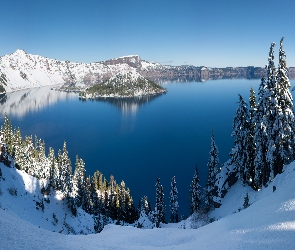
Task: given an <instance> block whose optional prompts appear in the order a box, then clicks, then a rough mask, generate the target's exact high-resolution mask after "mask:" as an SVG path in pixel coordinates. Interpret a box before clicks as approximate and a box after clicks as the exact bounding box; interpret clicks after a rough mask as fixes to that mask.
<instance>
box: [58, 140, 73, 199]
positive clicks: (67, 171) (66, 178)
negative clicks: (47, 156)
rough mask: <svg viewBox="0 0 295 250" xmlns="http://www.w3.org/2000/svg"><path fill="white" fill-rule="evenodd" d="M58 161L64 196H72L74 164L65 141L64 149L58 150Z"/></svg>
mask: <svg viewBox="0 0 295 250" xmlns="http://www.w3.org/2000/svg"><path fill="white" fill-rule="evenodd" d="M57 157H58V163H59V168H60V185H61V191H62V193H63V196H64V198H67V197H69V196H70V193H71V184H72V183H71V177H72V165H71V160H70V158H69V156H68V151H67V145H66V142H64V145H63V149H62V151H60V150H59V151H58V156H57Z"/></svg>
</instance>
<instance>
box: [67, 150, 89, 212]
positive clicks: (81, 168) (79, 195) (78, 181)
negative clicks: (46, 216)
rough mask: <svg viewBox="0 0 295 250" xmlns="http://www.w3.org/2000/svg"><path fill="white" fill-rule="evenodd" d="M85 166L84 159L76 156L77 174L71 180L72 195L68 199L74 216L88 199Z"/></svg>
mask: <svg viewBox="0 0 295 250" xmlns="http://www.w3.org/2000/svg"><path fill="white" fill-rule="evenodd" d="M85 174H86V170H85V164H84V161H83V160H82V159H79V157H78V155H76V162H75V172H74V175H73V178H71V185H70V187H71V190H70V191H71V193H70V196H69V197H68V203H69V207H70V208H71V210H72V212H73V214H74V215H76V213H77V208H78V207H81V206H82V204H83V203H84V200H85V198H86V196H87V195H86V190H85V189H86V180H85V178H86V177H85Z"/></svg>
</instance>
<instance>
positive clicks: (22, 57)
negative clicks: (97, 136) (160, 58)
mask: <svg viewBox="0 0 295 250" xmlns="http://www.w3.org/2000/svg"><path fill="white" fill-rule="evenodd" d="M155 67H156V68H157V67H161V65H160V64H153V63H148V62H146V61H142V60H141V59H140V57H139V56H127V57H120V58H117V59H113V60H110V61H105V62H95V63H75V62H70V61H59V60H54V59H50V58H46V57H42V56H39V55H31V54H28V53H26V52H25V51H24V50H16V51H15V52H14V53H12V54H9V55H4V56H2V57H0V85H2V86H3V87H4V88H5V90H6V92H12V91H16V90H20V89H26V88H33V87H40V86H48V85H56V84H64V83H69V84H86V85H93V84H94V83H98V82H103V81H105V80H107V79H109V78H110V77H111V76H113V75H116V74H118V73H123V74H124V73H126V72H134V71H136V72H138V73H140V71H142V70H145V71H149V70H151V69H154V68H155Z"/></svg>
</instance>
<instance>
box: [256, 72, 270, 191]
mask: <svg viewBox="0 0 295 250" xmlns="http://www.w3.org/2000/svg"><path fill="white" fill-rule="evenodd" d="M265 88H266V82H265V78H264V77H263V76H262V78H261V84H260V86H259V92H258V96H259V98H258V103H257V110H256V112H255V115H254V123H255V124H256V126H255V130H254V142H255V144H256V147H255V157H254V169H255V171H254V172H255V175H254V185H253V187H254V188H255V189H256V190H258V189H260V188H261V186H262V184H264V185H265V184H266V178H265V177H266V174H265V168H266V166H267V162H266V152H267V132H266V124H265V122H264V116H265V113H266V109H265V103H266V95H265Z"/></svg>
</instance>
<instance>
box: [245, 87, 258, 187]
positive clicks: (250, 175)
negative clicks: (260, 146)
mask: <svg viewBox="0 0 295 250" xmlns="http://www.w3.org/2000/svg"><path fill="white" fill-rule="evenodd" d="M256 111H257V105H256V96H255V92H254V90H253V88H252V87H251V88H250V97H249V127H248V130H247V132H248V135H247V142H246V145H247V162H246V165H245V178H246V182H247V183H248V184H249V185H251V186H252V187H254V178H255V166H254V159H255V149H256V145H255V141H254V133H255V129H256V123H255V113H256Z"/></svg>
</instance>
